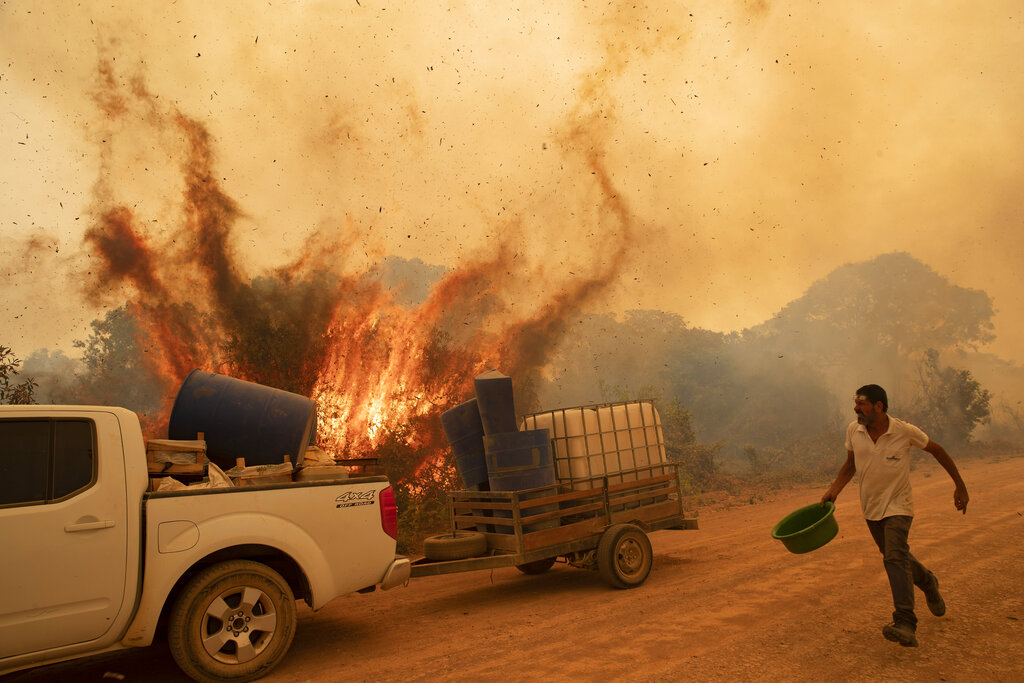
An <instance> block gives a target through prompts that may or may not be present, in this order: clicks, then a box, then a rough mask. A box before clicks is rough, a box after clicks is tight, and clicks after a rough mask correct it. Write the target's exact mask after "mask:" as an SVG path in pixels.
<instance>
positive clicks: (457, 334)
mask: <svg viewBox="0 0 1024 683" xmlns="http://www.w3.org/2000/svg"><path fill="white" fill-rule="evenodd" d="M100 76H101V78H100V85H99V89H98V91H97V94H96V101H97V104H98V105H99V107H100V109H101V111H102V112H103V113H104V114H105V116H106V119H107V121H106V123H107V126H108V129H109V133H108V135H109V137H110V140H109V144H108V145H106V146H105V147H104V157H103V164H104V168H103V169H102V173H101V180H100V182H99V183H98V185H97V188H96V191H95V197H94V206H93V209H92V212H93V214H94V216H95V218H94V219H93V222H92V224H91V225H90V227H89V229H88V231H87V232H86V235H85V239H86V243H87V246H88V249H89V251H90V253H91V255H92V256H93V257H94V258H93V260H94V263H93V264H92V267H91V269H90V271H89V277H88V278H87V279H86V286H87V288H88V290H89V294H90V296H91V297H92V298H94V299H99V300H114V301H120V302H121V305H122V306H123V309H124V315H125V317H126V318H128V319H130V320H131V321H133V322H134V325H135V330H134V334H135V340H136V343H137V345H138V346H139V347H140V348H141V349H143V350H144V351H145V353H144V354H143V360H142V362H143V363H144V365H145V370H146V372H147V373H148V375H149V376H150V377H152V378H153V381H154V383H155V384H158V385H159V386H160V387H161V388H162V400H161V401H160V402H159V406H158V407H156V408H155V410H152V411H150V413H149V414H148V415H147V416H146V417H147V418H148V419H147V422H146V424H147V426H148V427H150V428H151V429H153V430H156V429H158V428H159V426H160V425H164V424H166V416H167V414H168V412H169V410H170V406H171V403H172V401H173V396H174V391H175V389H176V388H177V387H178V386H179V385H180V383H181V381H182V380H183V379H184V377H185V376H186V375H187V374H188V372H189V371H191V370H192V369H194V368H201V369H204V370H207V371H211V372H218V373H223V374H228V375H231V376H234V377H238V378H241V379H245V380H249V381H253V382H258V383H261V384H266V385H269V386H273V387H277V388H281V389H285V390H289V391H293V392H296V393H300V394H304V395H309V396H312V397H313V398H314V399H315V401H316V403H317V405H318V425H317V443H318V445H319V446H320V447H321V448H323V449H324V450H326V451H327V452H328V453H331V454H332V455H334V456H335V457H338V458H358V457H367V456H382V457H384V458H385V459H387V457H388V453H391V454H392V455H393V454H394V452H395V449H396V447H399V446H400V447H402V448H405V449H409V450H410V452H412V451H414V452H415V453H417V454H418V455H417V456H416V457H414V458H413V460H414V461H415V462H412V463H409V465H408V466H407V467H406V470H407V471H405V472H404V473H403V474H404V476H407V477H411V476H414V475H415V474H416V473H420V472H422V471H424V468H425V467H427V466H428V465H430V466H434V465H437V463H441V469H442V470H445V469H447V470H450V466H449V467H447V468H446V467H445V466H444V463H443V461H444V458H443V457H442V455H443V452H444V440H443V436H442V435H441V432H440V422H439V415H440V413H441V412H443V411H444V410H446V409H448V408H450V407H452V406H453V405H455V404H457V403H459V402H461V401H463V400H465V397H466V396H467V395H470V394H471V393H472V378H473V377H474V376H475V375H476V374H478V373H480V372H482V371H484V370H486V369H488V368H497V367H500V368H502V369H503V370H504V371H505V372H508V373H510V374H513V375H514V376H515V377H516V379H517V384H518V393H517V396H518V397H519V399H520V400H521V401H522V402H523V403H524V406H523V407H524V408H533V407H535V405H534V404H533V402H535V399H536V397H535V395H534V394H533V393H531V391H530V387H531V383H532V382H533V381H534V380H535V379H536V377H537V375H538V373H539V372H540V370H541V368H542V367H543V366H544V365H545V363H546V362H547V359H548V355H549V353H550V351H551V349H552V348H553V347H554V345H555V343H557V341H558V340H559V338H560V336H561V334H562V333H563V332H564V326H565V321H566V320H567V319H568V317H569V316H570V315H571V314H573V313H576V312H578V311H579V310H580V309H581V308H582V307H583V306H584V305H585V304H587V303H588V302H591V301H594V300H595V299H596V298H598V297H600V296H601V295H602V293H603V292H604V291H605V289H606V288H607V286H608V285H609V283H611V282H612V281H613V279H614V278H615V276H616V274H617V268H618V267H619V265H620V264H621V263H622V256H623V255H624V253H625V249H626V244H628V240H629V232H630V229H629V228H630V226H629V213H628V211H627V210H626V208H625V207H624V206H623V205H622V204H621V202H620V201H618V200H617V199H616V198H615V194H614V191H613V188H612V187H611V182H610V180H609V178H608V176H607V173H606V172H605V171H604V169H603V168H602V166H601V164H600V161H599V159H598V157H597V156H596V155H592V156H591V157H590V158H588V162H587V165H588V170H589V173H588V177H590V178H592V179H593V180H592V181H591V182H593V183H594V191H595V192H597V193H599V194H600V196H601V199H600V203H601V204H602V206H601V207H600V208H601V214H602V215H606V216H608V218H604V219H602V220H603V221H605V222H608V221H611V223H610V224H608V225H606V226H605V227H607V228H609V229H608V230H606V232H607V240H608V241H609V242H610V243H611V244H612V249H611V250H610V251H611V253H610V254H609V255H608V256H606V257H605V258H604V259H603V260H595V261H594V262H593V263H592V264H589V265H588V264H580V265H579V266H578V267H576V268H574V272H573V273H572V277H571V278H567V279H562V280H560V281H552V279H551V275H550V274H549V273H546V272H544V271H543V270H542V269H541V268H539V267H538V266H532V265H530V264H529V263H528V262H527V260H526V259H523V258H520V254H519V253H517V251H516V249H515V248H514V244H515V241H516V239H517V238H518V237H519V233H518V230H517V227H516V226H515V225H514V224H513V225H502V226H497V227H496V232H498V233H499V234H501V235H502V237H500V238H498V239H497V240H496V242H495V244H494V245H493V249H492V250H491V251H490V252H489V253H487V254H485V255H483V257H481V258H480V259H478V260H476V261H474V262H470V263H464V264H462V265H459V266H457V267H455V268H453V269H452V270H450V271H448V272H447V273H445V274H444V275H443V276H442V277H440V279H439V280H437V281H436V282H435V283H434V284H433V286H432V288H431V289H430V290H429V293H428V294H427V295H426V297H425V299H424V300H421V301H416V302H414V303H409V302H408V301H401V300H400V298H399V296H398V293H399V292H398V290H396V289H394V288H388V287H386V286H385V285H384V283H383V280H382V278H381V277H379V273H377V272H374V270H373V269H372V268H370V269H363V270H359V269H353V268H351V267H349V266H348V265H347V264H348V263H350V261H351V260H352V259H350V258H349V256H350V254H349V253H348V252H349V251H350V250H352V249H354V248H355V245H356V244H357V243H365V242H366V240H367V235H366V234H364V233H361V232H360V228H359V227H358V226H354V225H352V224H351V222H349V223H348V224H346V225H341V226H337V227H336V228H334V229H330V228H320V229H318V230H316V231H314V232H312V233H311V234H310V235H309V237H308V238H307V239H306V241H305V242H304V244H303V245H302V248H301V251H300V253H299V254H298V255H297V257H296V258H295V260H294V261H293V262H292V263H290V264H287V265H285V266H283V267H280V268H278V269H276V270H273V271H272V272H266V273H262V274H255V275H254V274H252V273H249V272H247V269H246V267H245V266H244V264H243V263H241V262H240V259H239V257H238V256H237V252H236V243H237V235H236V234H235V229H236V227H237V224H238V221H239V219H240V218H241V217H242V212H241V209H240V208H239V206H238V204H237V203H236V202H235V201H234V200H233V199H232V198H231V197H229V196H228V194H227V193H226V191H225V190H224V189H223V187H222V185H221V182H220V181H219V180H218V175H217V172H216V156H215V152H214V144H213V141H212V139H211V136H210V134H209V133H208V131H207V130H206V129H205V128H204V126H203V125H202V124H201V123H200V122H198V121H197V120H195V119H193V118H190V117H189V116H187V115H185V114H184V113H182V112H180V111H178V110H177V109H176V108H175V107H173V106H167V105H165V104H164V103H163V102H162V101H160V100H159V98H158V97H156V96H154V95H152V94H151V93H149V92H148V91H147V89H146V88H145V86H144V84H142V82H141V81H140V80H139V79H135V80H132V81H130V82H128V83H120V82H119V80H118V79H117V77H116V75H115V73H114V70H113V68H112V67H111V65H110V64H109V63H107V64H105V65H104V66H103V67H102V68H101V69H100ZM119 136H125V137H139V136H148V137H149V138H150V139H152V140H154V141H158V142H159V143H160V144H162V145H163V146H164V149H165V151H166V152H167V157H168V159H170V160H174V161H176V162H177V164H176V167H175V168H176V172H175V174H172V176H170V177H172V178H173V179H174V180H175V182H176V184H177V185H178V187H179V188H180V201H179V202H178V203H177V204H176V205H175V206H173V207H172V209H173V210H172V211H171V212H170V213H169V214H168V215H167V216H164V217H161V218H160V219H159V221H157V220H147V219H144V218H142V217H140V215H139V213H138V212H137V211H136V210H135V209H134V207H133V205H131V204H129V203H128V202H126V201H124V200H123V199H121V198H119V196H118V195H119V193H118V188H115V187H113V185H112V180H111V179H113V178H116V177H118V175H119V174H121V173H122V172H123V170H122V169H121V168H120V167H118V164H122V163H124V162H123V160H119V159H118V155H119V154H121V153H122V152H121V151H120V150H119V148H118V145H119ZM126 144H129V145H130V144H132V143H131V141H129V142H128V143H126ZM135 170H137V171H138V170H139V169H135ZM147 170H148V169H147ZM256 234H257V236H256V239H259V238H258V231H257V233H256ZM531 281H532V282H534V283H537V284H538V285H541V286H539V287H537V286H535V287H533V288H532V289H530V288H529V287H528V283H529V282H531ZM534 301H536V302H538V303H535V304H533V305H531V302H534ZM150 436H160V434H158V433H152V434H150ZM381 449H384V451H383V452H382V451H381ZM406 459H408V458H406ZM449 474H450V472H449ZM434 478H435V479H436V478H437V476H436V475H435V476H434Z"/></svg>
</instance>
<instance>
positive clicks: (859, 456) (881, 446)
mask: <svg viewBox="0 0 1024 683" xmlns="http://www.w3.org/2000/svg"><path fill="white" fill-rule="evenodd" d="M927 445H928V435H927V434H925V433H924V432H923V431H921V430H920V429H918V428H917V427H915V426H914V425H912V424H910V423H909V422H904V421H903V420H900V419H898V418H895V417H893V416H892V415H890V416H889V429H888V430H887V431H886V432H885V434H882V435H881V436H880V437H878V441H877V442H874V441H872V440H871V437H870V436H869V435H868V430H867V427H865V426H863V425H861V424H858V423H857V422H856V421H854V422H851V423H850V426H848V427H847V428H846V450H847V451H853V459H854V465H856V467H857V474H858V475H860V506H861V509H862V510H863V511H864V519H872V520H878V519H883V518H885V517H892V516H893V515H908V516H911V517H913V515H914V497H913V495H912V494H911V492H910V447H911V446H916V447H917V448H924V447H925V446H927Z"/></svg>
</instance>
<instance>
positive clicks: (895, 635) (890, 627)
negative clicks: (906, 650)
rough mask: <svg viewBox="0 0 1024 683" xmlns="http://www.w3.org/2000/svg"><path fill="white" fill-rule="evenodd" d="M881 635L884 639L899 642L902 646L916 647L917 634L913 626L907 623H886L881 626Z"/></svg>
mask: <svg viewBox="0 0 1024 683" xmlns="http://www.w3.org/2000/svg"><path fill="white" fill-rule="evenodd" d="M882 635H883V636H885V639H886V640H891V641H892V642H894V643H899V644H900V645H902V646H903V647H917V635H915V634H914V627H913V626H908V625H907V624H887V625H885V626H883V627H882Z"/></svg>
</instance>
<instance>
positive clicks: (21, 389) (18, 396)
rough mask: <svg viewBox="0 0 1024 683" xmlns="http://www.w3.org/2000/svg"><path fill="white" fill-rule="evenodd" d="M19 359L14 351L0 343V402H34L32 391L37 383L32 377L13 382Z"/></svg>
mask: <svg viewBox="0 0 1024 683" xmlns="http://www.w3.org/2000/svg"><path fill="white" fill-rule="evenodd" d="M20 367H21V360H20V359H18V358H16V357H15V356H14V351H13V350H12V349H10V348H8V347H6V346H3V345H2V344H0V403H9V404H11V405H27V404H29V403H35V399H34V398H33V393H34V392H35V389H36V387H37V386H39V385H38V384H36V383H35V382H34V381H32V378H30V377H29V378H26V379H24V380H22V381H21V382H18V383H17V384H14V383H13V382H14V378H15V377H17V375H18V368H20Z"/></svg>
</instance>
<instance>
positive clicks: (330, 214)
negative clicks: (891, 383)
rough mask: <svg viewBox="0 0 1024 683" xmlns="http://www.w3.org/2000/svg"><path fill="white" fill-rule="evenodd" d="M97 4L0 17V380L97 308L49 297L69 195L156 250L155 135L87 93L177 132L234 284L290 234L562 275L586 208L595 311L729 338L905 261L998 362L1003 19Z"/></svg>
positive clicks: (934, 10) (60, 341)
mask: <svg viewBox="0 0 1024 683" xmlns="http://www.w3.org/2000/svg"><path fill="white" fill-rule="evenodd" d="M122 4H123V5H124V7H125V8H126V9H115V8H112V7H111V6H110V5H111V3H108V2H103V3H101V2H90V1H83V2H78V3H63V2H60V3H56V2H50V1H39V2H31V1H26V0H18V1H16V2H7V3H4V4H2V5H0V57H2V61H0V140H2V143H3V145H4V147H5V150H6V159H5V162H4V164H3V165H2V167H0V194H2V196H3V198H4V199H3V203H2V205H0V240H2V242H0V282H2V284H3V291H4V302H3V309H2V311H0V343H3V344H6V345H12V346H14V348H15V350H16V351H17V352H18V354H19V355H20V356H21V357H22V358H24V357H25V356H27V355H28V354H29V353H30V352H31V351H32V350H35V349H37V348H42V347H50V348H55V347H59V346H63V347H67V346H68V345H69V342H70V340H72V339H75V338H84V337H85V335H86V334H87V332H88V323H89V322H90V321H91V320H93V319H94V318H95V317H97V316H98V315H99V314H100V313H101V312H102V305H104V304H106V305H108V306H110V305H117V303H118V297H117V292H113V293H111V296H110V297H108V298H107V299H106V300H105V301H98V300H95V299H92V300H87V299H86V298H85V297H84V296H83V294H82V289H81V287H80V285H81V281H82V277H83V276H82V272H83V269H84V272H88V269H89V263H90V257H89V255H88V254H86V253H84V252H83V248H82V233H83V232H84V230H85V228H86V227H87V226H88V225H89V224H90V221H91V220H93V219H94V218H95V213H96V210H97V207H98V206H99V204H100V203H101V202H100V201H99V200H98V197H101V196H102V197H103V202H106V203H107V204H106V205H109V203H110V202H119V203H121V204H123V205H126V206H130V207H132V208H133V209H134V210H135V212H136V213H137V215H138V216H140V219H141V220H144V221H146V224H147V225H150V226H152V228H151V229H152V230H153V231H154V232H153V234H154V235H157V236H159V235H161V234H165V235H166V234H170V232H168V230H169V229H167V228H165V227H163V226H165V225H168V224H169V223H171V222H173V221H174V220H175V218H176V212H177V211H178V205H179V203H180V197H181V187H180V186H179V184H178V183H179V181H180V176H179V174H178V173H177V171H176V170H175V164H176V163H178V161H177V160H176V159H178V157H177V156H176V152H175V150H176V149H178V147H180V145H181V141H180V140H178V139H177V138H176V136H180V132H175V131H174V130H173V129H167V128H160V127H156V126H154V125H152V124H151V122H147V121H148V120H147V116H146V111H144V109H145V106H146V103H145V102H142V103H138V102H136V103H135V104H134V105H131V106H134V107H136V109H138V111H137V112H135V113H136V115H137V119H138V121H139V123H138V124H137V125H128V124H126V123H124V119H120V120H118V121H112V120H111V119H110V118H109V117H108V116H107V115H106V114H105V113H104V112H103V110H102V108H101V107H100V106H98V103H97V99H96V98H95V97H94V94H95V93H96V92H98V91H100V84H101V82H102V79H101V72H102V75H103V77H106V78H108V86H109V85H110V83H114V86H113V87H114V88H115V89H117V88H120V89H122V90H124V91H132V90H133V89H134V90H135V91H136V92H138V91H139V90H140V89H144V90H145V92H147V93H148V94H149V96H150V98H151V99H150V100H149V105H150V106H151V107H163V108H164V109H163V112H164V113H163V116H164V118H166V116H167V112H180V113H181V114H183V115H185V116H187V117H190V118H191V119H193V120H195V121H197V122H199V123H200V124H201V125H202V126H203V127H205V128H206V130H207V131H208V132H209V134H210V136H211V144H212V147H213V148H214V150H215V152H216V154H217V160H216V162H215V168H216V171H217V175H218V176H220V178H221V186H222V188H223V190H224V191H225V192H226V193H227V194H228V195H229V196H230V197H231V198H233V199H234V200H235V202H237V204H238V207H239V209H240V210H241V211H242V212H243V214H244V218H243V219H242V220H241V222H240V224H239V225H238V226H237V227H236V232H235V236H236V238H237V242H236V249H237V254H238V255H239V257H240V258H241V259H242V260H243V261H244V262H246V263H249V264H251V268H252V270H253V272H258V271H259V270H260V269H264V268H267V267H273V266H275V265H280V264H282V263H284V262H286V261H288V260H290V259H291V258H294V257H295V255H296V253H297V250H298V248H299V246H300V245H301V244H302V243H303V241H304V240H306V239H307V238H308V236H309V235H310V233H311V232H312V231H314V230H316V229H319V230H321V231H325V232H327V234H333V233H336V234H337V235H338V237H339V240H341V239H344V240H345V241H346V242H349V243H351V244H353V245H354V246H353V249H352V255H350V257H349V258H348V262H349V263H348V266H347V267H349V268H356V269H358V268H359V267H362V266H363V265H365V263H369V262H372V261H374V260H375V259H376V258H378V257H379V256H381V255H382V254H386V253H394V254H397V255H400V256H403V257H406V258H413V257H418V258H421V259H423V260H424V261H426V262H428V263H437V264H445V265H457V264H459V263H460V262H466V261H471V260H473V259H476V258H479V257H480V256H481V255H482V254H486V253H487V252H488V247H489V245H490V244H491V243H492V242H493V240H494V239H495V238H496V236H497V235H499V234H502V233H503V232H508V231H512V230H514V231H516V232H515V234H516V235H517V239H521V241H522V245H521V253H522V258H523V259H524V262H532V263H541V264H544V265H545V266H546V267H548V268H549V269H551V270H552V271H558V272H560V273H563V274H564V273H571V272H573V269H574V268H576V267H577V266H578V265H579V264H581V263H586V262H592V261H600V260H601V259H603V258H609V254H610V253H611V252H612V251H614V248H615V245H616V244H617V240H618V239H620V238H621V236H622V234H621V233H622V223H621V222H613V223H611V224H609V223H608V222H607V221H605V220H604V219H603V217H602V216H601V215H600V214H601V211H602V207H604V206H606V204H602V202H601V201H600V199H601V197H603V196H607V195H609V194H610V195H613V196H614V197H615V198H616V201H617V202H618V205H620V206H622V207H625V210H626V211H627V212H628V215H627V218H626V219H625V221H626V223H628V225H629V230H628V231H627V232H628V239H629V240H630V241H631V242H632V243H633V244H632V246H631V249H630V252H629V256H628V257H627V260H626V261H625V262H624V263H623V264H622V266H621V268H620V269H619V271H618V273H619V274H618V277H617V282H616V285H615V286H614V287H613V288H612V289H611V290H610V294H609V296H608V297H607V299H606V305H607V306H608V307H609V308H611V309H613V310H624V309H630V308H659V309H663V310H668V311H673V312H676V313H679V314H680V315H682V316H683V317H684V318H685V319H686V320H687V321H688V322H689V323H690V324H693V325H697V326H701V327H706V328H710V329H715V330H722V331H728V330H734V329H742V328H744V327H747V326H750V325H755V324H757V323H759V322H762V321H763V320H764V319H766V318H767V317H769V316H770V315H772V314H773V313H775V312H776V311H778V310H779V309H780V308H781V307H782V306H784V305H785V304H786V303H787V302H789V301H790V300H792V299H794V298H796V297H798V296H800V295H801V294H802V293H803V291H804V290H805V289H806V288H807V286H808V285H810V284H811V283H812V282H813V281H815V280H817V279H818V278H821V277H824V276H825V275H827V274H828V273H829V272H831V271H832V270H833V269H834V268H835V267H837V266H839V265H841V264H844V263H848V262H851V261H861V260H866V259H870V258H872V257H874V256H876V255H878V254H881V253H886V252H891V251H897V250H898V251H909V252H911V253H912V254H914V255H915V256H916V257H917V258H919V259H921V260H922V261H924V262H925V263H927V264H929V265H930V266H931V267H933V268H934V269H935V270H936V271H938V272H939V273H940V274H942V275H943V276H945V277H947V278H949V279H950V280H951V281H952V282H954V283H955V284H959V285H962V286H965V287H971V288H976V289H982V290H984V291H986V292H988V293H989V294H990V295H992V296H993V297H994V303H995V307H996V309H997V315H996V318H995V323H996V334H997V341H996V342H995V343H994V344H992V345H991V346H990V347H989V350H992V351H994V352H996V353H999V354H1000V355H1002V356H1004V357H1007V358H1012V359H1015V360H1018V361H1024V351H1021V349H1024V319H1022V317H1021V316H1020V315H1019V313H1018V310H1019V309H1018V303H1017V301H1018V298H1019V296H1020V295H1019V291H1020V278H1021V273H1022V271H1024V268H1022V267H1021V266H1022V265H1024V263H1022V261H1024V256H1022V254H1024V218H1022V217H1024V210H1022V208H1021V204H1020V197H1021V196H1022V194H1024V193H1022V190H1024V188H1022V185H1024V144H1022V142H1021V132H1022V131H1024V113H1022V112H1024V8H1022V6H1021V5H1020V3H1019V2H1014V1H999V0H996V1H992V2H984V3H978V2H971V1H968V0H963V1H958V2H929V3H921V2H891V1H886V2H880V1H874V2H872V1H869V2H861V3H840V2H806V1H803V0H791V1H789V2H784V3H783V2H729V3H723V2H720V1H707V2H692V3H677V2H650V3H635V2H632V1H631V2H623V3H616V2H602V3H592V2H587V3H583V2H563V3H552V2H549V1H544V2H539V1H538V2H529V1H524V2H508V3H493V2H468V1H467V2H451V3H443V2H439V3H429V2H427V3H423V2H403V3H384V2H378V1H375V0H358V2H357V1H356V0H335V1H331V2H327V1H323V2H300V1H291V2H266V3H254V2H248V1H246V2H241V1H239V2H224V3H210V2H207V0H196V1H192V0H178V2H175V3H165V2H149V1H145V2H137V3H122ZM101 67H102V68H101ZM154 102H155V103H157V104H155V105H153V103H154ZM101 103H102V101H101ZM107 104H109V102H108V103H107ZM595 165H596V166H599V167H600V168H601V169H603V171H604V172H605V173H606V177H602V174H600V173H599V174H597V176H595V174H594V167H595ZM162 231H163V232H162ZM609 231H614V234H612V232H609ZM563 271H564V272H563ZM899 295H900V293H899V292H898V291H896V292H893V296H899Z"/></svg>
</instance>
